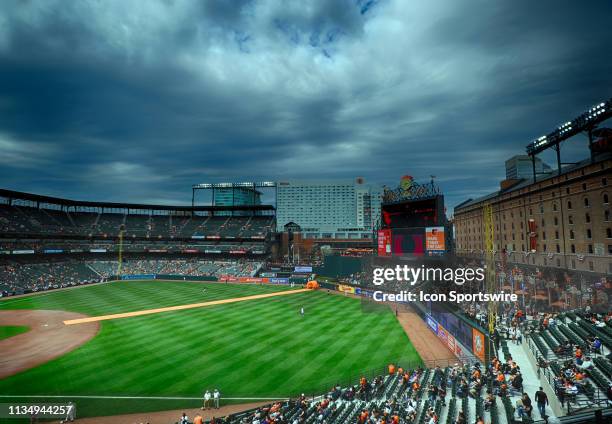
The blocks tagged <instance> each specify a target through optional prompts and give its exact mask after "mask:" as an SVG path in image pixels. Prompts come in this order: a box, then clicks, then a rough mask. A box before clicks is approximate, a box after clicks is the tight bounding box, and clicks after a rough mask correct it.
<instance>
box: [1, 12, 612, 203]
mask: <svg viewBox="0 0 612 424" xmlns="http://www.w3.org/2000/svg"><path fill="white" fill-rule="evenodd" d="M611 16H612V3H611V2H609V1H605V0H601V1H589V2H580V3H578V2H575V1H552V0H546V1H537V2H534V1H509V0H508V1H487V0H478V1H476V0H460V1H457V0H446V1H438V0H433V1H432V0H428V1H406V0H388V1H382V0H381V1H374V0H352V1H340V0H338V1H334V0H313V1H306V0H298V1H280V0H278V1H271V0H254V1H244V0H232V1H229V0H228V1H186V0H164V1H162V0H160V1H153V0H147V1H125V0H121V1H119V0H117V1H111V0H108V1H106V0H105V1H66V0H41V1H26V0H20V1H12V0H4V1H2V2H1V3H0V187H2V188H10V189H15V190H21V191H29V192H36V193H40V194H47V195H55V196H62V197H68V198H74V199H82V200H109V201H130V202H152V203H176V204H183V203H188V202H190V196H191V190H190V187H191V185H192V184H193V183H198V182H214V181H250V180H282V179H289V178H293V179H298V178H299V179H328V178H342V179H345V178H354V177H356V176H363V177H365V178H366V181H368V182H375V183H381V184H387V185H396V183H397V181H398V180H399V178H400V176H401V175H404V174H410V175H413V176H414V177H415V178H416V179H417V180H422V181H423V180H425V181H426V180H428V179H429V176H430V175H435V176H436V177H437V180H438V181H439V183H440V185H441V186H442V188H443V189H444V191H445V193H446V195H447V205H448V206H449V210H450V207H452V206H453V205H455V204H457V203H459V202H461V201H463V200H465V199H467V198H470V197H477V196H480V195H483V194H486V193H488V192H490V191H493V190H495V189H496V188H497V187H498V183H499V181H500V180H501V179H503V177H504V161H505V160H506V159H507V158H509V157H511V156H513V155H515V154H522V153H524V149H525V145H526V144H527V143H528V142H530V141H531V140H533V139H534V138H536V137H538V136H540V135H542V134H545V133H548V132H549V131H551V130H552V129H553V128H555V127H556V126H558V125H559V124H560V123H562V122H564V121H566V120H568V119H571V118H574V117H575V116H576V115H578V114H580V113H582V112H583V111H584V110H585V109H587V108H588V107H590V106H591V105H592V104H594V103H598V102H599V101H601V100H603V99H606V98H609V97H611V96H612V54H611V53H612V48H611V41H612V36H611V33H610V28H609V24H610V17H611ZM585 146H586V142H585V138H584V137H576V138H575V139H573V140H570V141H568V142H566V144H565V145H564V150H563V155H564V157H563V159H564V160H566V161H572V160H576V159H581V158H584V157H586V156H587V150H586V147H585ZM543 159H546V160H548V161H549V162H552V155H550V154H548V155H543Z"/></svg>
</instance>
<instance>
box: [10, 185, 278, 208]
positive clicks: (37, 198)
mask: <svg viewBox="0 0 612 424" xmlns="http://www.w3.org/2000/svg"><path fill="white" fill-rule="evenodd" d="M0 197H4V198H7V199H11V200H16V199H19V200H29V201H31V202H37V203H49V204H54V205H61V206H66V207H92V208H109V209H111V208H115V209H145V210H158V211H210V212H214V211H273V210H274V206H272V205H249V206H189V205H187V206H173V205H151V204H145V203H117V202H92V201H86V200H70V199H63V198H61V197H52V196H43V195H40V194H32V193H24V192H21V191H14V190H6V189H0Z"/></svg>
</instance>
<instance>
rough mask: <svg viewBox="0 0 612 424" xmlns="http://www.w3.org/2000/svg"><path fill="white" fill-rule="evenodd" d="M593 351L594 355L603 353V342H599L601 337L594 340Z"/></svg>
mask: <svg viewBox="0 0 612 424" xmlns="http://www.w3.org/2000/svg"><path fill="white" fill-rule="evenodd" d="M591 350H592V351H593V352H594V353H601V340H599V337H595V339H594V340H593V343H592V344H591Z"/></svg>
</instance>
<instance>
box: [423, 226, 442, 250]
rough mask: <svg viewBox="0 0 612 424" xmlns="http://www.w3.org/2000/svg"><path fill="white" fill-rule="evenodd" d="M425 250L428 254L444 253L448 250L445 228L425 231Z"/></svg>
mask: <svg viewBox="0 0 612 424" xmlns="http://www.w3.org/2000/svg"><path fill="white" fill-rule="evenodd" d="M425 250H427V252H428V253H443V252H444V251H445V250H446V245H445V241H444V227H427V228H426V229H425Z"/></svg>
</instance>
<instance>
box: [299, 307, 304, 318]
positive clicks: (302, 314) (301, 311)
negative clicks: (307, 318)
mask: <svg viewBox="0 0 612 424" xmlns="http://www.w3.org/2000/svg"><path fill="white" fill-rule="evenodd" d="M300 315H301V316H304V307H303V306H302V307H301V308H300Z"/></svg>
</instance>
